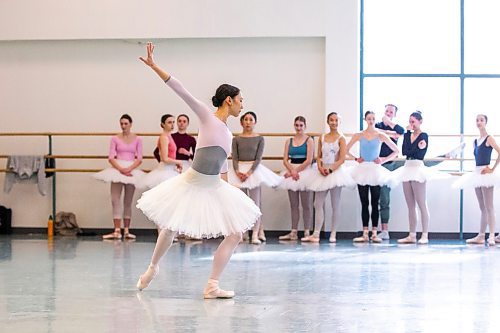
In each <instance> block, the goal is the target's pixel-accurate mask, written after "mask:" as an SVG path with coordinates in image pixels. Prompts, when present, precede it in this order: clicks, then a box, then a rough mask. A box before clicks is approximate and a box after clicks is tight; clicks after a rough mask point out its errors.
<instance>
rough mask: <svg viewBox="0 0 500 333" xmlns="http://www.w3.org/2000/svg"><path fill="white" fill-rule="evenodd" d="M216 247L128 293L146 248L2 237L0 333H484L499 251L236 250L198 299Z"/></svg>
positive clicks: (492, 312) (198, 251)
mask: <svg viewBox="0 0 500 333" xmlns="http://www.w3.org/2000/svg"><path fill="white" fill-rule="evenodd" d="M217 244H218V243H217V241H204V242H185V243H183V242H181V243H177V244H175V245H174V246H173V247H172V249H171V251H170V252H169V254H168V255H167V256H166V257H165V258H164V260H163V262H162V264H161V267H160V274H159V276H158V277H157V278H156V279H155V280H154V281H153V283H152V284H151V285H150V287H149V288H148V289H146V290H145V291H143V292H138V291H136V289H135V283H136V281H137V278H138V276H139V275H140V273H141V272H142V271H143V270H144V269H145V268H146V266H147V264H148V260H149V257H150V255H151V252H152V250H153V246H154V243H153V241H152V239H149V240H148V239H144V240H141V239H139V240H137V241H135V242H121V241H115V242H103V241H100V240H98V239H97V238H89V239H76V238H74V239H71V238H69V239H55V240H54V242H53V243H50V242H48V241H47V240H46V239H43V238H40V237H33V236H15V237H8V236H2V237H0V332H218V333H223V332H479V331H481V332H490V331H491V332H492V331H498V327H499V325H500V297H499V295H500V283H499V282H500V247H497V248H487V247H484V246H466V245H464V244H463V242H460V241H431V244H429V245H428V246H415V245H406V246H398V245H397V244H395V243H394V242H393V241H391V242H386V243H383V244H378V245H361V246H355V245H353V243H352V242H351V241H347V240H345V241H340V242H339V243H338V244H337V245H331V244H328V243H321V244H320V245H310V244H308V245H305V244H303V245H301V244H300V243H284V244H279V243H277V241H276V240H274V242H272V241H271V242H269V244H265V245H261V246H254V245H249V244H243V245H240V246H239V247H238V249H237V251H236V253H235V255H234V256H233V260H232V261H231V263H230V264H229V266H228V267H227V270H226V272H225V275H224V276H223V279H222V280H221V286H222V287H223V288H226V289H234V290H235V291H236V294H237V295H236V297H235V298H234V299H233V300H203V299H202V297H201V296H202V293H201V292H202V289H203V286H204V283H205V281H206V278H207V276H208V273H209V270H210V259H211V253H212V252H213V250H214V249H215V247H216V246H217Z"/></svg>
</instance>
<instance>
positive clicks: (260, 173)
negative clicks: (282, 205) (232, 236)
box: [228, 111, 281, 245]
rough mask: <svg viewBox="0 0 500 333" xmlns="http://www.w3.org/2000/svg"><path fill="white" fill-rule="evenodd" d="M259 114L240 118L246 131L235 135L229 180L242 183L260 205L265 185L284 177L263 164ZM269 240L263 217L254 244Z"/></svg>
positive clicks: (262, 139) (276, 183) (258, 222)
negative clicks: (258, 125)
mask: <svg viewBox="0 0 500 333" xmlns="http://www.w3.org/2000/svg"><path fill="white" fill-rule="evenodd" d="M256 123H257V115H256V114H255V113H254V112H252V111H248V112H246V113H245V114H244V115H242V116H241V118H240V124H241V126H242V127H243V133H242V134H240V135H238V136H237V137H235V138H233V149H232V151H231V153H232V155H231V156H232V158H233V168H230V169H229V171H228V180H229V183H230V184H232V185H234V186H236V187H239V188H240V189H241V190H242V191H243V192H245V193H246V194H247V195H248V196H249V197H250V198H252V200H253V201H254V202H255V204H256V205H257V206H259V207H260V204H261V185H267V186H270V187H276V186H278V185H279V183H280V182H281V177H280V176H278V175H276V174H275V173H274V172H273V171H271V170H269V169H268V168H266V167H265V166H264V165H262V163H261V162H262V154H263V153H264V138H263V137H262V136H260V135H258V134H257V133H255V132H254V129H255V124H256ZM265 240H266V236H265V234H264V229H263V226H262V222H261V219H259V220H258V221H257V223H255V225H254V227H253V229H252V240H251V243H252V244H256V245H258V244H261V242H262V241H265Z"/></svg>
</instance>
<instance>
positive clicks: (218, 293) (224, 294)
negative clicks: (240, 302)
mask: <svg viewBox="0 0 500 333" xmlns="http://www.w3.org/2000/svg"><path fill="white" fill-rule="evenodd" d="M233 297H234V291H227V290H222V289H220V288H219V281H218V280H212V279H209V280H208V282H207V286H206V287H205V289H204V290H203V298H204V299H216V298H233Z"/></svg>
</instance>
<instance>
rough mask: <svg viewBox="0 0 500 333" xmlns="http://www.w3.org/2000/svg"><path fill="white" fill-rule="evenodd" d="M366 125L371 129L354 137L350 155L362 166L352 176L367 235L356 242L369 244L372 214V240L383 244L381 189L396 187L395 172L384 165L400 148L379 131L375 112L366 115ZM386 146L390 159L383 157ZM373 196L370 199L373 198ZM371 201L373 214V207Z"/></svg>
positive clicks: (355, 168)
mask: <svg viewBox="0 0 500 333" xmlns="http://www.w3.org/2000/svg"><path fill="white" fill-rule="evenodd" d="M365 122H366V124H367V128H366V129H365V130H364V131H362V132H359V133H356V134H354V135H353V136H352V138H351V140H350V141H349V143H348V144H347V148H346V150H347V156H350V157H351V158H354V160H355V161H356V162H358V165H356V166H355V167H353V168H352V169H351V175H352V178H353V179H354V181H355V182H356V184H358V192H359V199H360V200H361V220H362V222H363V235H362V236H360V237H356V238H354V239H353V241H354V242H368V241H369V240H370V238H369V237H368V235H369V228H368V227H369V222H370V215H371V220H372V236H371V241H372V242H374V243H380V242H381V241H382V240H381V239H380V238H379V237H378V236H377V227H378V218H379V206H378V202H379V198H380V187H381V186H382V185H388V186H390V187H393V186H394V185H395V184H396V182H395V181H394V179H393V177H392V175H391V172H390V171H389V170H387V169H386V168H384V167H382V165H381V164H382V163H385V162H388V161H391V160H393V159H394V158H396V156H398V153H399V150H398V147H397V146H396V145H395V144H394V142H392V141H391V139H390V138H389V137H388V136H387V135H386V134H384V133H382V132H380V131H379V130H377V129H376V128H375V113H374V112H373V111H366V112H365ZM358 141H359V155H360V157H355V156H354V155H352V154H351V153H350V150H351V148H352V146H353V145H354V144H355V143H356V142H358ZM382 143H385V144H386V145H387V146H388V147H389V148H390V149H391V150H392V153H391V154H390V155H389V156H386V157H379V155H380V147H381V146H382ZM369 193H370V199H369ZM370 202H371V214H370V211H369V206H370Z"/></svg>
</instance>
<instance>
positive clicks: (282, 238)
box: [279, 231, 298, 240]
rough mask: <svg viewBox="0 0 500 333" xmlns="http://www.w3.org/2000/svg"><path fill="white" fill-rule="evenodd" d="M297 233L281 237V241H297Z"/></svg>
mask: <svg viewBox="0 0 500 333" xmlns="http://www.w3.org/2000/svg"><path fill="white" fill-rule="evenodd" d="M297 239H298V237H297V231H292V232H290V233H288V234H286V235H283V236H280V237H279V240H297Z"/></svg>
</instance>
